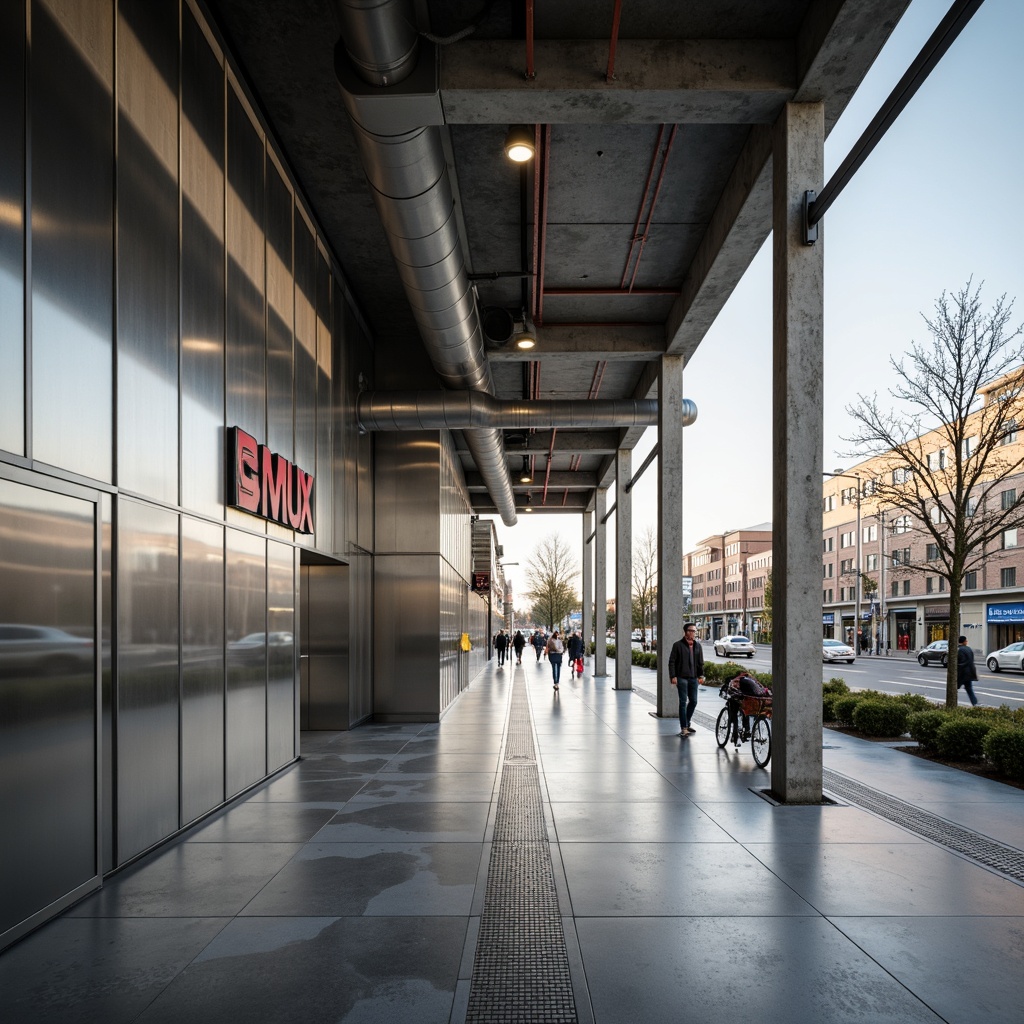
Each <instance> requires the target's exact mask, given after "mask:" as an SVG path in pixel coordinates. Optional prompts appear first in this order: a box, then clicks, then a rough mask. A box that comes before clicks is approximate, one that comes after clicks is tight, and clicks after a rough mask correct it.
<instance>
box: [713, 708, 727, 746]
mask: <svg viewBox="0 0 1024 1024" xmlns="http://www.w3.org/2000/svg"><path fill="white" fill-rule="evenodd" d="M715 739H716V740H718V745H719V746H720V747H724V746H725V745H726V743H728V742H729V709H728V708H722V710H721V711H719V713H718V721H717V722H716V723H715Z"/></svg>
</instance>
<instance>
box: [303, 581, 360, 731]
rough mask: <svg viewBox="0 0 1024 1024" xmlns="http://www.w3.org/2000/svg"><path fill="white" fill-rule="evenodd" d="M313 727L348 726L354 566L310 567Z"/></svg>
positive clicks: (311, 717) (310, 715)
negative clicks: (351, 586)
mask: <svg viewBox="0 0 1024 1024" xmlns="http://www.w3.org/2000/svg"><path fill="white" fill-rule="evenodd" d="M304 571H307V572H308V577H307V578H308V595H309V618H308V623H309V657H308V662H309V665H308V672H309V724H308V726H307V728H309V729H347V728H348V727H349V726H350V725H351V724H352V723H351V718H350V715H349V688H350V681H349V664H350V661H349V658H350V655H351V650H352V645H351V639H352V637H351V608H352V601H351V599H350V587H349V581H350V572H351V570H350V568H349V567H348V566H347V565H311V566H309V567H308V569H307V570H304Z"/></svg>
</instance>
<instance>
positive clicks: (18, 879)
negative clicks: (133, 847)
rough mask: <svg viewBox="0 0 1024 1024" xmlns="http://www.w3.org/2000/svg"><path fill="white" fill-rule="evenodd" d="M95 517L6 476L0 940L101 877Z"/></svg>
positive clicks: (0, 661) (0, 500) (1, 552)
mask: <svg viewBox="0 0 1024 1024" xmlns="http://www.w3.org/2000/svg"><path fill="white" fill-rule="evenodd" d="M94 510H95V505H94V504H93V503H92V502H89V501H83V500H81V499H78V498H73V497H67V496H65V495H62V494H52V493H50V492H47V491H43V490H39V489H37V488H34V487H26V486H23V485H22V484H17V483H12V482H9V481H6V480H0V564H2V565H3V567H4V571H3V586H2V587H0V623H3V624H4V625H3V626H0V678H2V679H3V686H2V687H0V778H2V779H3V785H2V786H0V822H2V828H0V878H3V880H4V884H3V885H2V886H0V936H2V935H3V933H4V932H7V931H8V930H9V929H12V928H14V927H16V926H17V925H18V924H19V923H20V922H22V921H24V920H25V919H26V918H28V917H30V916H31V915H32V914H34V913H35V912H37V911H38V910H40V909H41V908H42V907H46V906H48V905H50V904H51V903H53V902H54V901H56V900H59V899H60V898H61V897H62V896H64V895H65V894H67V893H70V892H72V891H73V890H74V889H76V888H77V887H79V886H82V885H83V884H86V883H88V882H89V880H90V879H94V878H97V876H98V874H99V866H98V864H97V863H96V781H95V780H96V775H95V765H96V657H95V646H94V645H95V639H96V626H95V615H96V610H95V609H96V605H95V593H96V572H95V566H96V543H95V525H94V516H95V511H94ZM55 536H59V537H60V538H61V543H60V544H53V543H52V538H53V537H55ZM17 624H24V625H25V627H27V628H25V629H23V630H18V629H17V628H16V626H17Z"/></svg>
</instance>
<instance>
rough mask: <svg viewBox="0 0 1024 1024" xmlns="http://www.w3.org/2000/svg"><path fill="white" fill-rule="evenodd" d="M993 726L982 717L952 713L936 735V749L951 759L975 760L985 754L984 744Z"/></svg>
mask: <svg viewBox="0 0 1024 1024" xmlns="http://www.w3.org/2000/svg"><path fill="white" fill-rule="evenodd" d="M991 728H992V723H991V722H986V721H984V720H983V719H982V718H977V717H975V718H968V717H966V716H963V715H951V716H950V717H949V718H948V720H947V721H945V722H943V723H942V725H940V726H939V731H938V732H937V733H936V735H935V749H936V750H937V751H938V752H939V754H940V755H941V756H942V757H948V758H949V759H950V760H951V761H974V760H977V759H978V758H980V757H981V756H982V755H983V754H984V752H985V751H984V747H983V746H982V744H983V743H984V741H985V735H986V733H988V732H989V731H990V730H991Z"/></svg>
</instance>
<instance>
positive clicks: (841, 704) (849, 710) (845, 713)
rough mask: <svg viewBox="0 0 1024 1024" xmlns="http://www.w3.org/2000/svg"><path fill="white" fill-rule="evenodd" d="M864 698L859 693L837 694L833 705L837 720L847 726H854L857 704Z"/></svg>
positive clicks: (849, 727)
mask: <svg viewBox="0 0 1024 1024" xmlns="http://www.w3.org/2000/svg"><path fill="white" fill-rule="evenodd" d="M862 700H863V698H862V697H861V695H860V694H859V693H844V694H842V695H841V696H837V697H836V699H835V701H834V702H833V705H832V713H833V714H834V715H835V721H837V722H838V723H839V724H840V725H843V726H846V728H848V729H851V728H853V713H854V711H856V710H857V705H858V704H859V703H860V702H861V701H862Z"/></svg>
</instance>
